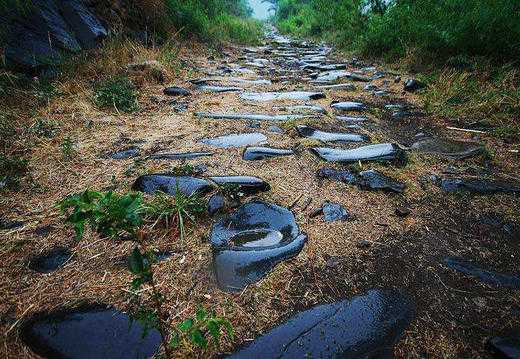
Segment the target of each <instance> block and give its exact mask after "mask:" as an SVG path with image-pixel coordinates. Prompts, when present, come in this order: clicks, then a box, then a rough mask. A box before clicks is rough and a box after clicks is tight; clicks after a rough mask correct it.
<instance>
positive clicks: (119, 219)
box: [58, 190, 143, 240]
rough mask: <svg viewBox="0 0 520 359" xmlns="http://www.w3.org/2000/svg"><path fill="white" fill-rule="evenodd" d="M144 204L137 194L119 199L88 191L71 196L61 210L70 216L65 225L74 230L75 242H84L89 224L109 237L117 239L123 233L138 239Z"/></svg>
mask: <svg viewBox="0 0 520 359" xmlns="http://www.w3.org/2000/svg"><path fill="white" fill-rule="evenodd" d="M142 201H143V199H142V196H141V195H140V194H138V193H129V194H126V195H119V194H117V193H114V192H96V191H90V190H86V191H84V192H82V193H80V194H75V195H71V196H68V197H67V198H65V199H64V200H63V201H61V202H60V203H59V204H58V206H59V208H60V209H61V211H62V212H63V213H64V214H67V218H66V220H65V222H66V223H70V224H72V225H73V226H74V230H75V232H76V239H77V240H81V239H82V238H83V235H84V233H85V227H86V225H87V224H88V225H89V226H90V227H91V228H92V229H94V230H95V231H97V232H98V233H100V234H101V235H103V236H107V237H115V236H117V235H118V234H119V233H121V232H123V231H124V232H127V233H129V234H131V235H135V233H136V230H137V228H138V227H139V226H140V225H141V224H142V217H141V209H142Z"/></svg>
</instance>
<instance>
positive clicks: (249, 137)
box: [200, 132, 267, 148]
mask: <svg viewBox="0 0 520 359" xmlns="http://www.w3.org/2000/svg"><path fill="white" fill-rule="evenodd" d="M266 141H267V137H266V136H264V135H263V134H261V133H259V132H252V133H241V134H236V135H226V136H220V137H214V138H205V139H202V140H200V142H201V143H204V144H206V145H210V146H215V147H220V148H231V147H242V146H250V145H256V144H260V143H264V142H266Z"/></svg>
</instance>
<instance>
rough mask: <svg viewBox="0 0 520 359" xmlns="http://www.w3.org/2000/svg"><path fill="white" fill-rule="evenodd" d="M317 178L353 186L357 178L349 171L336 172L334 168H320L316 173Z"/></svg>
mask: <svg viewBox="0 0 520 359" xmlns="http://www.w3.org/2000/svg"><path fill="white" fill-rule="evenodd" d="M316 176H317V177H318V178H326V179H330V180H334V181H338V182H343V183H348V184H355V183H357V178H356V176H355V175H354V173H352V172H351V171H349V170H336V169H334V168H330V167H323V168H321V169H320V170H319V171H318V173H317V174H316Z"/></svg>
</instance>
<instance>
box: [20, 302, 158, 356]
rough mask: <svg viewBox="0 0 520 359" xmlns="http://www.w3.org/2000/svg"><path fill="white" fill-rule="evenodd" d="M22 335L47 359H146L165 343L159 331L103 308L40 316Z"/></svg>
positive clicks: (31, 322) (29, 323) (26, 326)
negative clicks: (146, 329)
mask: <svg viewBox="0 0 520 359" xmlns="http://www.w3.org/2000/svg"><path fill="white" fill-rule="evenodd" d="M145 334H146V335H145ZM21 336H22V339H23V341H24V342H25V344H27V345H28V346H29V347H30V348H31V349H32V350H33V351H34V352H35V353H37V354H39V355H41V356H42V357H45V358H67V359H93V358H110V359H146V358H151V357H152V356H153V355H154V353H155V352H156V351H157V350H158V348H159V346H160V343H161V335H160V334H159V332H158V331H157V330H156V329H150V330H148V331H147V332H144V327H143V326H142V325H141V324H139V322H138V321H132V320H130V317H129V316H128V315H126V314H124V313H122V312H120V311H118V310H116V309H114V308H107V307H106V306H101V305H92V306H84V307H81V308H77V309H65V310H63V311H56V312H52V313H49V314H39V315H36V316H35V317H33V318H32V319H29V320H28V321H26V322H25V323H24V324H23V325H22V328H21Z"/></svg>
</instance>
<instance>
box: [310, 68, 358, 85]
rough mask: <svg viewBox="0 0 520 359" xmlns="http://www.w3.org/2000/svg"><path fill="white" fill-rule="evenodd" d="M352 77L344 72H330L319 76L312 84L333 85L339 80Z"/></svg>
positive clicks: (347, 72)
mask: <svg viewBox="0 0 520 359" xmlns="http://www.w3.org/2000/svg"><path fill="white" fill-rule="evenodd" d="M351 75H352V73H351V72H349V71H346V70H332V71H327V72H323V73H321V74H319V75H318V76H317V77H316V79H314V80H313V81H312V82H315V83H334V82H336V81H338V80H340V79H344V78H348V77H350V76H351Z"/></svg>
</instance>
